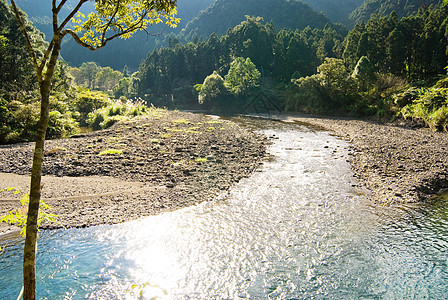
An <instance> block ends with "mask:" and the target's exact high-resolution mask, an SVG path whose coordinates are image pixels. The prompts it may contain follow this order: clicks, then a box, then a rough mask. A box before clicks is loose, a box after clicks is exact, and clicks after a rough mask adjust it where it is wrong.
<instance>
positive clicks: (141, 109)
mask: <svg viewBox="0 0 448 300" xmlns="http://www.w3.org/2000/svg"><path fill="white" fill-rule="evenodd" d="M150 112H151V110H150V109H149V110H148V108H147V106H145V105H144V104H143V101H142V100H141V99H139V100H135V101H131V100H127V101H120V100H109V102H108V104H107V105H106V106H104V107H102V108H98V109H96V110H93V111H92V112H90V113H89V114H88V115H87V118H86V123H87V124H88V125H89V126H90V127H91V128H92V129H94V130H98V129H105V128H109V127H110V126H112V125H113V124H115V123H117V122H119V121H123V120H128V119H132V118H135V117H138V116H141V115H145V114H148V113H150Z"/></svg>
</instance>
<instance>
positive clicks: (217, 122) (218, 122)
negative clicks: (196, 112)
mask: <svg viewBox="0 0 448 300" xmlns="http://www.w3.org/2000/svg"><path fill="white" fill-rule="evenodd" d="M205 123H206V124H222V122H221V121H207V122H205Z"/></svg>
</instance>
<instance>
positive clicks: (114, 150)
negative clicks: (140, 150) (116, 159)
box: [98, 149, 123, 156]
mask: <svg viewBox="0 0 448 300" xmlns="http://www.w3.org/2000/svg"><path fill="white" fill-rule="evenodd" d="M122 153H123V150H118V149H108V150H104V151H101V152H100V153H99V154H98V156H103V155H116V154H122Z"/></svg>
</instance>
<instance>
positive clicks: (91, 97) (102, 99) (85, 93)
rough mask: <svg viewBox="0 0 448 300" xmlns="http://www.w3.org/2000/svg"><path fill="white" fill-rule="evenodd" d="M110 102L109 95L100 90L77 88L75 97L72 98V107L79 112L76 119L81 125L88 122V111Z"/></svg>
mask: <svg viewBox="0 0 448 300" xmlns="http://www.w3.org/2000/svg"><path fill="white" fill-rule="evenodd" d="M110 103H111V100H110V99H109V96H108V95H107V94H105V93H104V92H101V91H91V90H88V89H85V88H78V89H77V93H76V97H75V98H74V99H73V100H72V103H71V105H72V107H73V109H74V110H75V111H76V112H77V113H79V115H78V117H77V120H78V122H79V124H80V125H81V126H86V125H87V124H88V121H87V116H88V115H89V113H91V112H93V111H95V110H98V109H100V108H103V107H106V106H107V105H109V104H110Z"/></svg>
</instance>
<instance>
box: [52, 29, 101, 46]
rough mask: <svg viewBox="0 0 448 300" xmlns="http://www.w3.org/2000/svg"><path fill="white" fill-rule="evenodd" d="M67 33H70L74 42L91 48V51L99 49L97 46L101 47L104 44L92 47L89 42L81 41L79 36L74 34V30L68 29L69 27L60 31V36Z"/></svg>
mask: <svg viewBox="0 0 448 300" xmlns="http://www.w3.org/2000/svg"><path fill="white" fill-rule="evenodd" d="M67 34H70V35H71V36H72V37H73V39H74V40H75V42H76V43H78V44H79V45H81V46H83V47H85V48H87V49H89V50H92V51H95V50H97V49H99V48H101V47H103V46H104V45H105V44H104V45H102V46H100V47H97V48H94V47H92V46H91V45H89V44H86V43H84V42H83V41H81V38H80V37H79V36H78V35H77V34H76V32H74V31H73V30H72V29H69V28H67V29H64V30H63V31H62V32H61V35H62V36H61V38H63V37H64V36H66V35H67Z"/></svg>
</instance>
